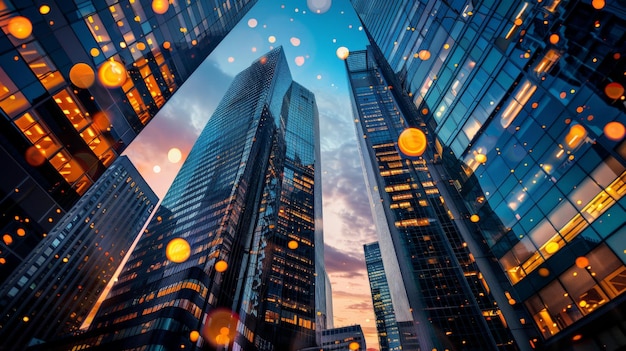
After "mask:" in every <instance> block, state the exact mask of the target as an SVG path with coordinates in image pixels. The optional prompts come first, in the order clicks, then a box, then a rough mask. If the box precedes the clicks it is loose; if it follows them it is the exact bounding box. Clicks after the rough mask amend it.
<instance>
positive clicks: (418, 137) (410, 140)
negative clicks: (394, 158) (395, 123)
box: [398, 128, 427, 157]
mask: <svg viewBox="0 0 626 351" xmlns="http://www.w3.org/2000/svg"><path fill="white" fill-rule="evenodd" d="M426 144H427V143H426V134H424V132H423V131H422V130H421V129H418V128H406V129H405V130H404V131H402V133H400V136H399V137H398V148H400V151H401V152H402V153H403V154H405V155H406V156H409V157H417V156H421V155H422V154H423V153H424V151H426Z"/></svg>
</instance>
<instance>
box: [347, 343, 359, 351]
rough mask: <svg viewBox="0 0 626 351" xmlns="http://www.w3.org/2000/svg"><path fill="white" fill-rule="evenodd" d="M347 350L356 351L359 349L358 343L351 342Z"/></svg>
mask: <svg viewBox="0 0 626 351" xmlns="http://www.w3.org/2000/svg"><path fill="white" fill-rule="evenodd" d="M348 348H349V349H350V350H352V351H356V350H358V349H359V343H358V342H356V341H353V342H351V343H350V345H348Z"/></svg>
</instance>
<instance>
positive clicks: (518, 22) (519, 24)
mask: <svg viewBox="0 0 626 351" xmlns="http://www.w3.org/2000/svg"><path fill="white" fill-rule="evenodd" d="M513 23H515V25H516V26H521V25H522V23H524V21H522V19H521V18H516V19H515V22H513Z"/></svg>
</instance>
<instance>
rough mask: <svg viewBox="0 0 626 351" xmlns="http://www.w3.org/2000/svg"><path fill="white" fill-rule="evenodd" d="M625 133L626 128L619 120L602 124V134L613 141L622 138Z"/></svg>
mask: <svg viewBox="0 0 626 351" xmlns="http://www.w3.org/2000/svg"><path fill="white" fill-rule="evenodd" d="M625 134H626V128H625V127H624V125H623V124H622V123H620V122H617V121H613V122H609V123H607V124H606V125H605V126H604V135H605V136H606V137H607V138H609V139H610V140H613V141H618V140H621V139H623V138H624V135H625Z"/></svg>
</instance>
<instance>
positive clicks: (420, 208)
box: [346, 48, 518, 350]
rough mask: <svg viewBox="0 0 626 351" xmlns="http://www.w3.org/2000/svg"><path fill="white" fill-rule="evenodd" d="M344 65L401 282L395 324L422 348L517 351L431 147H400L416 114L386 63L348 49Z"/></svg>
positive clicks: (387, 245)
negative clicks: (416, 150) (407, 328)
mask: <svg viewBox="0 0 626 351" xmlns="http://www.w3.org/2000/svg"><path fill="white" fill-rule="evenodd" d="M346 68H347V71H348V79H349V82H350V87H351V91H352V97H353V111H354V114H355V126H356V131H357V139H358V143H359V147H360V151H361V155H362V158H363V165H364V173H365V178H366V179H365V181H366V185H367V187H368V194H369V195H370V200H371V203H372V210H373V215H374V221H375V224H376V228H377V232H378V234H379V246H380V250H381V255H382V258H383V262H384V268H385V270H386V271H387V267H389V268H390V270H389V271H387V276H388V277H390V278H388V279H393V280H394V281H395V282H397V283H395V284H393V286H392V287H391V291H390V293H391V298H392V302H393V304H394V312H395V313H396V320H397V321H398V322H406V321H412V322H413V323H414V328H415V333H416V335H417V336H418V339H419V347H420V348H421V349H426V350H432V349H442V350H443V349H464V350H516V349H518V347H517V345H516V343H515V342H514V339H513V336H512V334H511V331H510V329H509V328H507V326H508V323H509V322H508V321H505V320H504V317H503V315H502V311H501V308H500V306H499V304H498V303H497V301H496V300H495V299H494V296H493V295H492V293H491V291H492V288H491V287H490V286H489V285H488V284H487V283H486V281H485V278H484V277H485V275H486V274H489V272H488V271H489V269H490V267H479V264H478V263H477V261H476V259H475V257H476V256H475V255H473V254H472V253H471V252H470V249H469V247H470V244H471V245H473V244H474V238H472V237H471V236H469V235H464V234H465V233H464V232H465V231H467V225H468V223H469V221H468V220H467V219H466V218H463V217H462V216H460V215H459V214H458V210H457V207H456V205H455V196H457V197H458V195H455V193H454V192H453V191H452V190H453V189H454V187H453V186H452V183H451V182H450V179H448V177H447V175H446V172H445V170H444V169H443V168H442V166H441V165H438V164H436V163H434V162H433V154H432V151H431V150H429V149H428V148H426V150H425V153H424V154H423V157H422V156H419V157H407V156H406V155H405V154H404V153H402V152H401V151H400V150H399V149H398V144H399V142H398V137H399V135H400V134H401V132H403V131H404V130H405V129H406V128H408V127H411V126H412V123H414V122H415V120H413V119H412V118H413V117H412V116H413V115H414V109H411V105H410V104H407V103H406V101H405V100H404V99H403V97H402V96H401V95H397V94H395V92H396V90H395V89H394V86H395V85H394V83H393V80H392V79H394V76H393V75H392V76H386V75H385V73H388V71H389V69H388V66H386V62H385V61H384V59H382V57H381V56H376V55H374V52H373V51H372V49H371V48H370V50H364V51H358V52H351V53H350V56H349V57H348V58H347V59H346ZM413 126H415V125H413ZM415 127H419V128H423V127H424V126H423V125H417V126H415ZM415 127H414V128H415ZM425 137H426V138H430V136H425ZM426 138H425V139H424V140H423V143H424V146H426V143H427V139H426ZM399 278H401V279H399ZM399 280H400V281H399ZM396 304H397V305H398V306H396Z"/></svg>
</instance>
